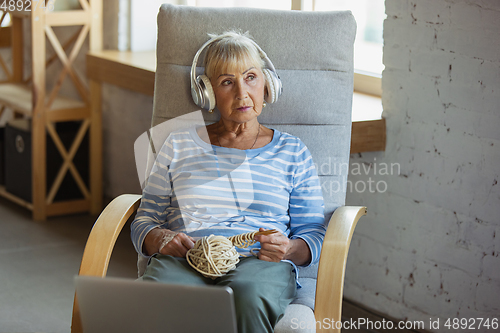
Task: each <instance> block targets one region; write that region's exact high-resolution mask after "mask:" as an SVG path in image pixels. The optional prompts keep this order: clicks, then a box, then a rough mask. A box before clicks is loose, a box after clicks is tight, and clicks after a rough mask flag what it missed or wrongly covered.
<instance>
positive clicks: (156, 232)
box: [143, 228, 195, 258]
mask: <svg viewBox="0 0 500 333" xmlns="http://www.w3.org/2000/svg"><path fill="white" fill-rule="evenodd" d="M172 233H174V232H173V231H170V230H167V229H160V228H156V229H153V230H151V231H150V232H148V234H147V235H146V238H145V239H144V244H143V250H144V252H145V254H147V255H153V254H155V253H161V254H164V255H171V256H173V257H180V258H185V257H186V253H187V251H189V250H190V249H192V248H193V247H194V243H195V240H194V238H193V237H191V236H188V235H186V234H185V233H182V232H180V233H177V234H176V235H175V237H174V238H173V239H172V240H171V241H170V242H168V243H167V244H166V245H164V246H162V245H163V240H164V236H166V235H167V234H172ZM161 246H162V248H160V247H161Z"/></svg>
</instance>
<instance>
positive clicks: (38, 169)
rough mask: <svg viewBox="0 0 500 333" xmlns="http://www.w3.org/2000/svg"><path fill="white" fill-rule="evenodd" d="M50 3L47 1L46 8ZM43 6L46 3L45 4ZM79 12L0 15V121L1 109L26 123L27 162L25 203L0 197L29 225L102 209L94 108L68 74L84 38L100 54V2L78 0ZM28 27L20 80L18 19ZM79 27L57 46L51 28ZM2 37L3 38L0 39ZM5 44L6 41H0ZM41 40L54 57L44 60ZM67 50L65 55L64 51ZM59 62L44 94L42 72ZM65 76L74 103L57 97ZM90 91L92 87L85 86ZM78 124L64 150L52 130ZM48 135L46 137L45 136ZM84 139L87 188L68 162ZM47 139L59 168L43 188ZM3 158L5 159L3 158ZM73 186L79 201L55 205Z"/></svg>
mask: <svg viewBox="0 0 500 333" xmlns="http://www.w3.org/2000/svg"><path fill="white" fill-rule="evenodd" d="M53 1H54V0H52V4H53V3H54V2H53ZM48 2H49V1H47V3H48ZM79 3H80V6H81V9H78V10H64V11H50V10H49V7H48V6H47V7H45V8H42V6H35V2H33V4H32V6H31V8H30V9H31V11H9V12H3V13H2V12H0V23H1V21H2V20H3V19H4V18H5V16H6V15H7V14H10V18H11V26H10V29H9V30H10V33H11V34H10V39H9V41H4V42H0V45H4V46H5V44H7V43H9V42H10V44H11V48H12V70H11V71H10V70H9V69H8V67H7V66H6V63H5V61H4V59H2V58H1V57H0V70H3V71H4V72H5V74H6V76H7V80H6V81H3V82H1V84H0V116H1V115H2V113H3V112H4V110H5V109H6V108H10V109H12V110H13V112H14V114H15V115H16V116H17V117H24V118H29V119H30V123H31V138H32V143H31V147H32V148H31V150H32V151H31V161H32V162H31V163H32V168H31V170H32V177H31V180H32V200H31V202H30V201H26V200H23V199H21V198H19V197H16V196H15V195H13V194H11V193H9V192H7V190H6V189H5V187H4V186H0V196H3V197H5V198H7V199H9V200H12V201H14V202H17V203H18V204H21V205H22V206H24V207H26V208H28V209H31V210H32V213H33V218H34V219H35V220H44V219H46V217H48V216H53V215H62V214H70V213H78V212H90V213H92V214H98V213H99V212H100V211H101V209H102V156H101V155H102V133H101V131H102V125H101V114H100V112H99V110H100V108H96V107H95V105H94V104H95V103H92V100H91V97H90V90H91V88H90V89H89V87H88V86H87V84H86V82H85V80H84V79H82V78H81V77H80V76H79V75H78V73H77V71H75V69H74V61H75V59H76V57H77V56H78V54H79V53H80V52H81V49H82V45H83V43H84V41H85V38H86V37H87V36H89V42H90V45H89V50H90V51H100V50H102V0H79ZM24 19H29V20H30V22H31V46H32V51H31V58H32V62H31V64H32V66H31V67H32V76H31V77H29V78H27V79H24V75H23V74H24V73H23V61H24V59H23V51H22V47H23V31H22V26H23V23H22V22H23V20H24ZM56 26H81V29H80V30H79V31H77V33H76V34H75V35H73V36H72V37H71V38H70V39H69V40H67V41H66V42H65V43H63V44H62V43H61V42H60V41H59V40H58V38H57V36H56V34H55V33H54V30H53V27H56ZM3 35H4V36H5V33H4V34H3ZM1 36H2V34H0V37H1ZM4 39H6V38H4ZM46 39H47V40H48V41H49V42H50V44H51V45H52V48H53V49H54V51H55V54H54V55H52V56H51V57H50V58H48V59H47V56H46ZM70 46H72V49H71V52H70V53H69V55H67V52H66V50H67V49H68V48H69V47H70ZM54 61H60V62H61V64H62V66H63V68H62V70H61V72H60V73H59V75H58V76H57V80H56V81H55V83H54V84H53V88H52V89H51V90H50V91H46V67H47V66H49V65H50V64H51V63H53V62H54ZM67 76H69V77H70V79H71V82H72V83H73V84H74V86H75V88H76V90H77V92H78V94H79V97H80V99H72V98H67V97H63V96H59V95H58V94H59V91H60V89H61V87H62V85H63V82H64V80H65V78H66V77H67ZM90 87H92V82H90ZM68 121H76V122H79V129H78V130H77V133H76V135H75V136H74V139H73V142H72V143H71V144H70V146H69V148H67V147H66V146H65V144H64V143H63V141H62V140H61V138H60V136H59V134H58V132H57V130H56V125H57V123H59V122H68ZM47 134H48V136H47ZM86 135H88V145H89V156H88V171H89V179H88V182H87V183H88V184H86V182H85V180H84V179H83V178H82V176H81V175H80V173H79V171H78V170H77V168H76V166H75V163H74V157H75V154H76V153H77V151H78V149H79V148H80V146H81V144H82V142H83V139H84V137H85V136H86ZM47 137H49V138H50V139H51V140H52V141H53V143H54V145H55V146H56V148H57V151H58V152H59V154H60V156H61V158H62V164H61V165H60V168H59V170H58V172H57V176H56V177H55V180H54V181H53V182H52V183H51V184H47V176H46V175H47V142H46V141H47ZM6 158H8V157H6ZM68 173H69V174H71V177H72V179H73V180H74V182H75V183H76V184H77V186H78V189H79V190H80V192H81V195H82V198H81V199H72V200H59V201H55V200H54V199H55V197H56V194H57V192H58V190H59V189H60V187H61V184H62V182H63V180H64V178H65V176H66V175H67V174H68Z"/></svg>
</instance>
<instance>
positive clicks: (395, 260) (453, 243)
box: [345, 0, 500, 331]
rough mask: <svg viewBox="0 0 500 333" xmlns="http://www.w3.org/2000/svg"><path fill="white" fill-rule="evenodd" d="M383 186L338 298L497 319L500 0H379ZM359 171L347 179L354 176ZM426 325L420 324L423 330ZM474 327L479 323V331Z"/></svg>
mask: <svg viewBox="0 0 500 333" xmlns="http://www.w3.org/2000/svg"><path fill="white" fill-rule="evenodd" d="M386 13H387V19H386V21H385V24H384V42H385V45H384V64H385V66H386V69H385V71H384V73H383V78H382V86H383V96H382V101H383V105H384V116H385V117H386V119H387V147H386V151H385V152H374V153H365V154H356V155H352V156H351V164H354V163H363V162H364V163H377V164H382V163H399V164H400V166H401V172H400V174H393V175H373V174H372V175H370V176H371V177H372V178H375V179H378V180H383V181H385V182H386V183H387V191H386V192H385V193H369V192H367V191H366V192H364V193H356V192H351V193H348V196H347V204H350V205H359V204H362V205H366V206H368V216H366V217H364V218H363V219H362V220H361V221H360V223H359V224H358V229H357V230H356V232H355V234H354V237H353V242H352V247H351V252H350V254H349V261H348V267H347V273H346V274H347V275H346V285H345V296H346V297H347V298H350V299H353V300H355V301H358V302H361V303H363V304H365V305H366V306H368V307H370V308H372V309H375V310H378V311H381V312H383V313H386V314H387V315H390V316H393V317H396V318H399V319H409V320H424V321H425V322H426V324H428V322H429V318H433V319H437V318H441V329H443V323H444V321H445V320H446V318H449V317H462V318H463V317H467V318H471V317H482V318H485V317H490V318H493V317H497V318H498V317H499V310H500V297H499V295H500V256H499V253H500V184H498V182H499V181H500V150H499V148H500V130H499V128H500V41H499V37H498V36H500V23H499V22H500V1H496V0H479V1H478V0H386ZM367 178H368V175H351V176H350V180H351V181H353V182H355V181H359V180H365V181H366V180H367ZM426 329H430V327H426ZM479 331H481V330H479Z"/></svg>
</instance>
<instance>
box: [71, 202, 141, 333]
mask: <svg viewBox="0 0 500 333" xmlns="http://www.w3.org/2000/svg"><path fill="white" fill-rule="evenodd" d="M140 200H141V196H140V195H134V194H123V195H120V196H119V197H117V198H115V199H114V200H113V201H111V202H110V203H109V205H107V206H106V208H105V209H104V210H103V212H102V213H101V215H100V216H99V217H98V218H97V221H96V222H95V224H94V226H93V228H92V231H91V232H90V235H89V238H88V240H87V244H86V245H85V250H84V252H83V258H82V263H81V264H80V272H79V275H90V276H100V277H104V276H106V272H107V271H108V265H109V260H110V258H111V254H112V252H113V248H114V246H115V243H116V239H117V238H118V236H119V235H120V232H121V230H122V229H123V226H124V225H125V223H126V222H127V220H128V219H129V217H130V216H131V215H132V214H133V213H134V212H135V211H136V210H137V208H138V207H139V204H140ZM71 332H72V333H81V332H82V323H81V319H80V309H79V308H78V302H77V295H76V293H75V300H74V303H73V320H72V323H71Z"/></svg>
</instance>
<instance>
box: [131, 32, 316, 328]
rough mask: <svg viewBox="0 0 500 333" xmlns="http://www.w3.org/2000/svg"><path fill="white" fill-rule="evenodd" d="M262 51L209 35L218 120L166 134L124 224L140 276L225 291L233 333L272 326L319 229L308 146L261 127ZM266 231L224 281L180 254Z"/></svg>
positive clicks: (242, 39)
mask: <svg viewBox="0 0 500 333" xmlns="http://www.w3.org/2000/svg"><path fill="white" fill-rule="evenodd" d="M263 57H265V55H264V54H263V52H262V51H261V49H260V48H259V47H258V46H257V44H255V42H254V41H253V40H251V39H250V38H249V37H248V36H247V35H245V34H240V33H236V32H226V33H223V34H221V35H219V36H215V37H213V38H212V40H211V42H210V43H209V44H208V46H207V49H206V55H205V75H206V77H207V78H208V80H209V81H210V86H211V89H212V90H213V96H214V97H215V104H216V109H217V110H218V112H219V114H220V119H219V121H217V122H216V123H214V124H211V125H208V126H206V127H203V126H202V127H198V128H195V127H193V128H188V129H185V130H179V131H176V132H174V133H172V134H171V135H170V136H169V137H168V138H167V140H166V141H165V143H164V145H163V146H162V149H161V151H160V153H159V154H158V156H157V160H156V162H155V165H154V167H153V169H152V173H151V176H150V177H149V179H148V183H147V185H146V187H145V188H144V191H143V196H142V201H141V205H140V207H139V209H138V211H137V215H136V217H135V220H134V221H133V223H132V226H131V228H132V240H133V242H134V246H135V247H136V250H137V251H138V253H140V254H141V255H143V256H145V257H148V258H149V264H148V267H147V269H146V272H145V274H144V276H143V279H144V280H154V281H159V282H168V283H186V284H201V285H224V286H229V287H231V288H232V289H233V291H234V297H235V306H236V314H237V322H238V329H239V332H272V331H273V328H274V326H275V325H276V323H277V322H278V321H279V319H280V318H281V317H282V316H283V314H284V311H285V308H286V307H287V305H288V304H289V303H290V302H291V301H292V300H293V298H294V297H295V294H296V288H297V287H300V285H298V284H297V282H296V281H297V280H296V279H297V276H296V272H297V270H296V266H308V265H311V264H314V263H317V261H318V260H319V255H320V250H321V244H322V241H323V237H324V234H325V230H326V228H325V225H324V215H323V209H324V208H323V197H322V193H321V187H320V184H319V180H318V177H317V174H316V169H315V166H314V163H313V160H312V158H311V154H310V153H309V150H308V149H307V147H306V146H305V145H304V143H302V141H300V139H298V138H297V137H294V136H292V135H290V134H287V133H282V132H280V131H278V130H276V129H272V128H268V127H265V126H263V125H261V124H260V123H259V120H258V117H259V115H260V114H261V113H262V112H263V108H264V107H265V106H266V103H265V99H267V100H269V98H268V97H269V96H268V94H270V93H275V92H270V91H269V90H270V89H272V87H270V86H269V82H266V80H269V77H268V76H267V75H265V73H264V71H263V70H264V67H265V66H266V62H267V63H270V61H268V60H266V61H264V59H263ZM195 59H196V58H195ZM271 66H272V65H271ZM273 70H274V69H273ZM208 88H210V87H208ZM208 90H210V89H208ZM273 98H274V100H275V99H276V98H277V96H274V97H273ZM306 111H307V110H305V112H306ZM264 112H265V111H264ZM266 229H276V230H279V231H280V232H278V233H275V234H270V235H258V236H255V240H257V241H258V242H259V243H260V244H259V243H258V244H256V246H257V245H258V246H259V247H260V249H259V251H258V256H257V257H255V256H252V255H250V256H245V257H242V258H241V260H240V262H239V263H238V264H237V266H236V268H235V269H234V270H231V271H230V272H228V273H227V274H226V275H224V276H222V277H218V278H215V279H210V278H206V277H203V276H202V275H200V274H199V273H198V272H197V271H195V270H194V269H193V268H191V267H190V266H189V264H188V263H187V261H186V259H185V258H186V253H187V251H188V250H189V249H191V248H192V247H193V246H194V243H195V240H196V239H197V238H198V237H202V236H208V235H211V234H215V235H223V236H233V235H237V234H241V233H245V232H249V231H256V230H261V231H262V230H266ZM239 251H240V253H241V254H242V255H243V254H248V250H239Z"/></svg>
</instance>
